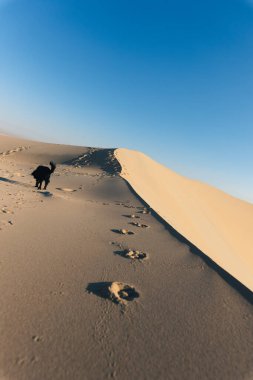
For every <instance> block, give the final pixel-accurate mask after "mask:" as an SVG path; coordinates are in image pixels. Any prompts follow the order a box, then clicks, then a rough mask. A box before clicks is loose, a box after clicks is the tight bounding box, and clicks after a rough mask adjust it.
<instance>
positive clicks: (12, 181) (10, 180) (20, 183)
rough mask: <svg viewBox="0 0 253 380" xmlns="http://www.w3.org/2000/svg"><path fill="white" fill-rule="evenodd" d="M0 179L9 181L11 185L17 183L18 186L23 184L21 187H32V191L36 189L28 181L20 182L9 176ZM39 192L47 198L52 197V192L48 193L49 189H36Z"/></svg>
mask: <svg viewBox="0 0 253 380" xmlns="http://www.w3.org/2000/svg"><path fill="white" fill-rule="evenodd" d="M0 181H1V182H6V183H10V184H11V185H19V186H23V187H26V188H28V189H34V191H36V190H37V189H36V188H35V187H34V186H33V185H31V184H29V183H24V182H20V181H15V180H13V179H9V178H5V177H0ZM37 192H38V193H39V194H41V195H42V196H43V197H46V198H49V197H52V196H53V194H52V193H50V191H43V190H38V191H37Z"/></svg>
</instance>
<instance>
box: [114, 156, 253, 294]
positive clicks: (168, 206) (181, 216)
mask: <svg viewBox="0 0 253 380" xmlns="http://www.w3.org/2000/svg"><path fill="white" fill-rule="evenodd" d="M115 156H116V158H117V159H118V161H119V163H120V164H121V167H122V171H121V174H120V175H121V177H123V178H124V179H125V180H127V182H128V183H129V184H130V185H131V187H132V188H133V189H134V190H135V191H136V193H137V194H138V195H139V196H140V197H141V198H142V199H143V200H144V201H145V202H146V203H147V204H148V205H149V206H150V207H151V208H152V209H153V210H155V211H156V212H157V213H158V214H159V215H160V216H161V217H162V218H163V219H164V220H165V221H166V222H168V223H169V224H170V225H171V226H172V227H173V228H174V229H175V230H176V231H177V232H179V233H180V234H181V235H183V236H184V237H185V238H186V239H188V240H189V241H190V242H191V243H192V244H194V245H195V246H196V247H197V248H199V249H200V250H201V251H202V252H204V253H205V254H206V255H207V256H209V257H210V258H211V259H212V260H213V261H214V262H215V263H216V264H218V265H219V266H220V267H222V268H223V269H224V270H225V271H227V272H228V273H229V274H231V275H232V276H233V277H235V278H236V279H237V280H238V281H240V282H241V283H242V284H243V285H245V286H246V287H247V288H249V289H250V290H251V291H253V255H252V249H253V248H252V247H253V205H252V204H250V203H247V202H245V201H242V200H240V199H237V198H234V197H233V196H231V195H228V194H226V193H224V192H223V191H221V190H218V189H216V188H214V187H212V186H209V185H206V184H204V183H201V182H199V181H195V180H190V179H188V178H186V177H183V176H181V175H178V174H177V173H175V172H173V171H172V170H170V169H168V168H166V167H165V166H163V165H161V164H159V163H157V162H155V161H154V160H152V159H151V158H149V157H148V156H146V155H145V154H143V153H141V152H138V151H133V150H128V149H117V150H116V151H115Z"/></svg>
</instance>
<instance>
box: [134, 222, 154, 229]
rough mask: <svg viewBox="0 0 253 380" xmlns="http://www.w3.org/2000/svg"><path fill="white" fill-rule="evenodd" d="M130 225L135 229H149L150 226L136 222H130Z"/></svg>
mask: <svg viewBox="0 0 253 380" xmlns="http://www.w3.org/2000/svg"><path fill="white" fill-rule="evenodd" d="M130 224H132V226H135V227H141V228H150V226H148V225H147V224H142V223H138V222H130Z"/></svg>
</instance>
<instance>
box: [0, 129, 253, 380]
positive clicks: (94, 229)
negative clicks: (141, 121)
mask: <svg viewBox="0 0 253 380" xmlns="http://www.w3.org/2000/svg"><path fill="white" fill-rule="evenodd" d="M22 147H24V149H23V148H22ZM21 148H22V149H21ZM0 153H4V154H1V155H0V171H1V174H0V241H1V250H0V288H1V292H0V304H1V308H0V333H1V349H0V379H6V380H7V379H8V380H41V379H43V380H52V379H54V380H69V379H75V380H83V379H87V380H97V379H114V380H117V379H118V380H128V379H138V380H149V379H150V380H153V379H158V380H164V379H168V380H170V379H171V380H195V379H196V378H199V379H203V380H205V379H211V380H212V379H216V380H247V379H250V378H251V377H252V373H253V365H252V347H253V313H252V303H253V300H252V293H250V292H249V291H248V293H247V294H246V295H245V293H243V292H242V291H241V289H240V288H236V287H234V286H232V285H233V284H231V281H230V279H227V278H225V277H224V276H223V273H220V272H219V271H217V268H215V267H214V266H213V265H211V264H210V262H208V261H207V260H205V256H204V255H203V254H199V251H198V253H197V254H195V253H196V252H195V251H194V250H193V249H192V247H191V246H190V244H188V243H187V241H182V239H180V238H179V237H178V236H177V235H176V234H174V233H172V232H171V230H170V229H169V228H168V227H167V224H166V223H163V222H161V220H160V219H159V218H158V217H157V216H156V215H155V214H154V213H153V212H151V213H150V210H149V208H148V207H147V206H146V204H145V203H144V202H143V201H142V199H140V198H139V197H137V196H136V194H135V193H134V192H133V191H132V190H131V189H130V187H129V186H128V184H127V182H126V181H125V180H124V179H122V178H121V177H120V176H119V172H120V170H121V167H120V165H119V162H118V161H117V160H116V159H115V157H114V149H98V148H89V147H73V146H66V145H58V144H45V143H40V142H35V141H27V140H22V139H15V138H13V137H7V136H1V135H0ZM7 153H8V154H7ZM116 155H117V157H119V151H117V153H116ZM125 156H126V157H125ZM125 156H124V155H123V152H122V157H119V160H120V161H121V163H122V166H123V174H122V175H126V171H128V173H129V182H130V183H131V181H132V177H131V173H132V170H133V168H132V167H131V165H132V163H131V157H132V158H133V164H134V165H137V163H138V161H137V159H136V156H135V154H129V152H125ZM50 160H54V161H56V162H57V167H56V171H55V172H54V174H53V175H52V177H51V182H50V184H49V186H48V189H47V191H38V190H37V189H35V188H34V180H33V178H32V177H31V175H30V173H31V171H32V170H34V168H35V167H36V166H37V165H38V164H42V165H48V163H49V161H50ZM128 160H129V163H128V162H127V161H128ZM123 161H125V162H126V163H127V167H126V168H125V163H124V162H123ZM138 165H140V169H141V167H142V169H143V170H142V172H141V173H139V178H138V181H139V182H140V184H141V185H142V187H143V189H144V190H145V194H144V193H143V194H142V195H143V197H144V199H145V200H146V201H147V202H148V203H150V204H151V201H150V202H149V200H148V199H147V195H148V191H147V182H146V181H147V175H149V179H148V180H149V184H150V185H149V187H148V189H150V190H151V189H153V190H152V191H153V193H151V195H152V196H153V197H154V199H155V195H156V197H157V196H158V197H160V198H161V196H163V194H160V193H156V194H155V192H157V191H158V190H159V184H160V182H159V183H158V184H155V183H154V180H153V178H156V173H155V172H154V170H151V172H149V171H147V167H146V166H147V159H146V158H143V161H142V159H140V160H139V163H138ZM148 165H149V164H148ZM150 165H151V166H150V167H152V165H154V166H153V169H155V171H157V166H156V165H157V164H152V163H150ZM134 169H135V171H133V173H138V170H137V168H136V167H135V168H134ZM124 173H125V174H124ZM178 177H179V176H178ZM133 178H134V179H136V178H135V177H134V176H133ZM159 178H160V177H159ZM174 178H175V180H174ZM126 179H127V180H128V178H127V177H126ZM169 180H170V181H172V180H173V181H172V182H173V183H174V182H175V183H177V176H176V175H174V174H171V176H170V175H169ZM138 181H137V179H136V186H137V185H138ZM159 181H161V179H159ZM178 181H183V182H184V183H188V182H187V180H186V179H185V180H183V179H182V180H181V179H180V180H179V179H178ZM178 183H181V182H178ZM133 185H135V184H134V183H133ZM174 185H175V184H174ZM174 185H173V184H172V183H171V186H170V188H171V189H170V191H171V192H172V193H173V186H174ZM180 186H181V185H180ZM181 187H182V192H181V193H180V192H179V191H180V189H179V190H178V194H175V192H174V193H173V195H174V196H175V199H176V201H177V202H175V204H174V203H173V202H171V210H172V211H174V213H171V215H173V216H174V217H175V221H177V219H176V218H178V221H180V220H181V222H182V220H183V219H182V217H183V218H188V219H187V220H188V222H187V223H185V224H186V226H187V227H188V224H190V226H189V231H190V232H192V231H193V227H198V224H196V221H197V220H198V219H199V218H200V219H201V218H202V219H204V216H203V207H206V204H205V202H204V200H205V199H207V198H205V196H207V195H206V193H207V194H209V192H208V191H206V190H203V191H202V190H201V189H202V185H200V186H199V189H198V193H197V194H202V198H203V199H202V198H201V199H202V200H201V203H198V205H199V206H200V205H201V208H200V207H198V209H197V210H195V209H194V204H196V203H193V205H192V206H191V205H189V204H188V203H187V202H188V197H186V195H185V194H184V190H185V187H184V186H183V185H182V186H181ZM191 187H192V183H191V181H189V188H191ZM204 188H205V186H204ZM207 189H208V187H207ZM139 190H141V189H139ZM174 190H175V189H174ZM136 191H138V189H137V188H136ZM138 192H139V191H138ZM195 192H196V191H195V188H194V186H193V187H192V193H194V194H195ZM214 192H215V194H216V192H217V193H218V194H219V192H218V191H216V190H215V191H214ZM180 194H181V195H180ZM210 194H212V190H210ZM179 196H181V198H182V201H181V205H182V206H183V205H185V206H187V207H188V212H187V213H184V208H183V207H181V208H179V205H178V203H179ZM192 197H193V194H192ZM212 197H214V196H212ZM226 197H228V196H226ZM193 198H194V197H193ZM198 198H200V195H198ZM210 198H211V195H210V197H209V198H208V199H210ZM216 198H219V196H218V195H217V196H216V197H214V198H212V199H216ZM226 199H227V198H226ZM150 200H151V198H150ZM160 200H162V198H161V199H160ZM152 201H153V198H152ZM206 202H207V200H206ZM227 203H228V206H227V208H225V211H226V210H229V209H230V197H228V201H227ZM235 203H236V204H237V200H235ZM239 203H240V202H239ZM240 204H241V203H240ZM243 204H244V203H243ZM151 205H152V204H151ZM162 206H163V208H162V209H161V210H160V212H161V215H162V216H163V217H164V215H163V212H164V211H167V209H165V208H164V202H162ZM190 206H191V208H190ZM207 206H208V207H207V211H208V212H209V213H210V215H212V214H211V211H212V210H213V209H212V207H211V206H210V205H207ZM152 207H153V208H155V205H152ZM238 208H239V206H238ZM245 208H247V207H246V206H245ZM209 209H210V210H209ZM214 210H215V208H214ZM158 211H159V210H158ZM177 211H178V214H177V213H176V212H177ZM190 211H191V212H190ZM227 212H228V211H227ZM238 212H239V211H238ZM191 218H192V219H191ZM212 218H213V219H212V220H214V216H212ZM191 223H192V224H191ZM203 223H204V222H203ZM206 223H207V222H205V224H206ZM179 227H180V226H179ZM204 227H205V225H203V231H205V229H206V227H205V228H204ZM222 227H223V229H224V228H225V227H224V226H222V225H221V226H220V228H221V230H222ZM217 229H218V227H217V225H215V228H213V231H214V232H213V235H212V236H213V238H214V239H216V234H215V231H216V230H217ZM222 231H223V230H222ZM186 232H188V230H187V231H186ZM224 233H225V232H224ZM227 234H228V232H227ZM202 238H203V239H204V236H202ZM215 244H216V242H215ZM224 244H225V243H224ZM226 247H227V246H226ZM235 247H236V246H235ZM205 253H206V252H205Z"/></svg>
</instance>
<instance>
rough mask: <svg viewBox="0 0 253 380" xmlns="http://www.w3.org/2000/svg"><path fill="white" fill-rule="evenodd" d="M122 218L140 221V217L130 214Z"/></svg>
mask: <svg viewBox="0 0 253 380" xmlns="http://www.w3.org/2000/svg"><path fill="white" fill-rule="evenodd" d="M123 216H125V217H126V218H132V219H140V216H139V215H135V214H132V215H123Z"/></svg>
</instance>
